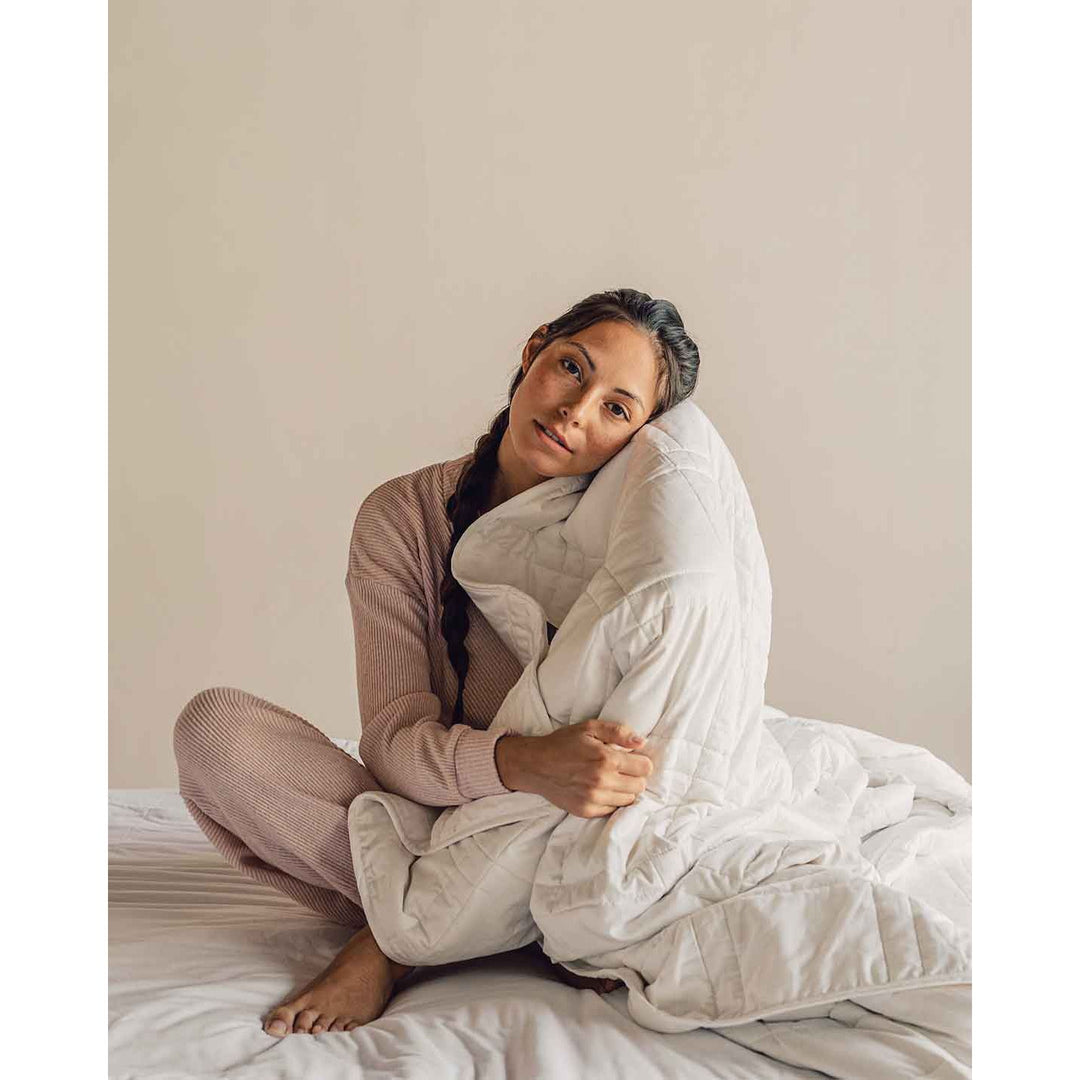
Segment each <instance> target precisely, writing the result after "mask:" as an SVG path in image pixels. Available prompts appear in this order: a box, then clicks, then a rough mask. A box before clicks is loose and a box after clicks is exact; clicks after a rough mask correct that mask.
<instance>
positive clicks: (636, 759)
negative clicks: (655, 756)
mask: <svg viewBox="0 0 1080 1080" xmlns="http://www.w3.org/2000/svg"><path fill="white" fill-rule="evenodd" d="M616 764H617V765H618V768H619V772H621V773H622V774H623V775H624V776H652V774H653V768H654V766H653V761H652V758H651V757H648V756H646V755H645V754H636V753H634V752H633V751H631V752H630V753H628V754H620V755H619V760H618V762H617V763H616Z"/></svg>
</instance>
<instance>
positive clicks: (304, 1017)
mask: <svg viewBox="0 0 1080 1080" xmlns="http://www.w3.org/2000/svg"><path fill="white" fill-rule="evenodd" d="M318 1018H319V1010H318V1009H304V1010H302V1011H301V1012H299V1013H297V1016H296V1019H295V1020H294V1021H293V1031H298V1032H302V1033H303V1034H305V1035H310V1034H311V1025H312V1024H314V1023H315V1021H316V1020H318Z"/></svg>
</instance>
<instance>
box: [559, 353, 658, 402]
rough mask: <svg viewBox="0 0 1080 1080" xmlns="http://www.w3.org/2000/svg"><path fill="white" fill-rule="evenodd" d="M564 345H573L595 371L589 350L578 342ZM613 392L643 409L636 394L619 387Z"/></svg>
mask: <svg viewBox="0 0 1080 1080" xmlns="http://www.w3.org/2000/svg"><path fill="white" fill-rule="evenodd" d="M566 344H567V345H573V346H574V347H575V348H578V349H580V350H581V355H582V356H584V357H585V359H586V360H588V361H589V367H591V368H592V370H593V371H596V365H595V364H594V363H593V359H592V357H591V356H590V355H589V350H588V349H586V348H585V346H584V345H582V344H581V342H580V341H567V343H566ZM614 390H615V393H616V394H623V395H625V396H626V397H628V398H633V399H634V400H635V401H636V402H637V403H638V404H639V405H640V406H641V407H642V408H643V409H644V408H645V402H644V401H642V400H641V398H639V397H638V396H637V394H635V393H633V392H632V391H630V390H624V389H623V388H622V387H621V386H616V387H614Z"/></svg>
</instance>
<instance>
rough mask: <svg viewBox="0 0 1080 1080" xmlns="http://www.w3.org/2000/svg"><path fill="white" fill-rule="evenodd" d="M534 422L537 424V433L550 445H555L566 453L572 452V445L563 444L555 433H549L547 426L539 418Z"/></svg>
mask: <svg viewBox="0 0 1080 1080" xmlns="http://www.w3.org/2000/svg"><path fill="white" fill-rule="evenodd" d="M533 423H534V424H535V425H536V431H537V434H538V435H539V436H540V438H541V439H542V440H543V441H544V442H545V443H546V444H547V445H548V446H554V447H556V448H557V449H559V450H561V451H562V452H563V453H564V454H569V453H572V451H571V450H570V447H568V446H563V444H562V443H561V442H559V440H558V439H557V438H556V437H555V436H554V435H549V434H548V431H547V428H545V427H544V425H543V424H541V423H540V421H539V420H534V421H533Z"/></svg>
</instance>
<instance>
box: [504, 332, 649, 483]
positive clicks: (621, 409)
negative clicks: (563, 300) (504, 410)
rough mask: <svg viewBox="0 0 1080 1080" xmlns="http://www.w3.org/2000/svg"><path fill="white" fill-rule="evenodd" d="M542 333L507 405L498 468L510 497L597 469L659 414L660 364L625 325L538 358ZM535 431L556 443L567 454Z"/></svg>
mask: <svg viewBox="0 0 1080 1080" xmlns="http://www.w3.org/2000/svg"><path fill="white" fill-rule="evenodd" d="M546 329H547V327H546V326H542V327H540V329H539V330H537V332H536V334H534V335H533V337H532V338H531V339H530V340H529V342H528V344H527V345H526V346H525V349H524V351H523V352H522V361H521V366H522V370H524V372H525V377H524V379H522V381H521V383H520V384H519V385H518V388H517V390H516V391H515V392H514V396H513V398H512V399H511V402H510V423H509V426H508V428H507V431H506V435H508V436H509V437H510V438H509V439H506V438H505V437H504V439H503V445H502V446H501V447H500V454H499V465H500V468H501V469H502V471H503V473H504V474H505V475H506V477H507V479H508V480H509V482H510V485H511V487H512V488H513V489H514V490H515V491H520V490H524V488H526V487H529V486H531V485H532V484H536V483H540V482H541V481H542V480H545V479H548V478H550V477H552V476H577V475H579V474H581V473H587V472H593V471H595V470H596V469H599V468H600V467H601V466H602V465H604V464H605V463H606V462H607V461H608V459H609V458H611V457H613V456H614V455H615V454H617V453H618V452H619V451H620V450H621V449H622V448H623V447H624V446H625V445H626V444H627V443H628V442H629V441H630V439H631V437H632V436H633V434H634V432H636V431H637V430H638V429H639V428H640V427H642V426H643V425H644V424H645V423H646V421H647V420H648V419H649V416H650V415H651V414H652V411H653V409H654V408H655V407H656V385H655V384H656V376H657V361H656V356H655V354H654V352H653V346H652V344H651V342H650V340H649V338H648V337H647V335H645V334H644V333H643V332H642V331H640V330H638V329H636V328H635V327H632V326H629V325H627V324H626V323H623V322H615V321H605V322H599V323H593V325H592V326H589V327H586V328H585V329H584V330H578V331H575V332H574V333H572V334H570V335H568V337H566V338H559V339H557V340H556V341H553V342H550V343H549V344H548V345H547V346H545V348H543V349H542V350H539V351H537V345H538V335H540V334H542V333H543V332H544V331H545V330H546ZM539 424H543V425H544V426H545V427H547V428H548V429H550V430H552V431H554V432H555V433H556V434H557V435H559V436H561V438H562V440H563V441H564V442H565V444H566V449H563V448H562V447H561V446H556V445H555V444H554V443H552V442H551V441H550V440H549V439H548V437H547V436H546V435H544V434H543V433H542V432H541V431H540V428H539V426H538V425H539ZM507 443H509V445H506V444H507Z"/></svg>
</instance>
